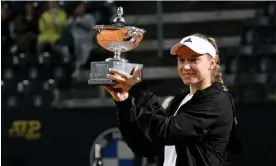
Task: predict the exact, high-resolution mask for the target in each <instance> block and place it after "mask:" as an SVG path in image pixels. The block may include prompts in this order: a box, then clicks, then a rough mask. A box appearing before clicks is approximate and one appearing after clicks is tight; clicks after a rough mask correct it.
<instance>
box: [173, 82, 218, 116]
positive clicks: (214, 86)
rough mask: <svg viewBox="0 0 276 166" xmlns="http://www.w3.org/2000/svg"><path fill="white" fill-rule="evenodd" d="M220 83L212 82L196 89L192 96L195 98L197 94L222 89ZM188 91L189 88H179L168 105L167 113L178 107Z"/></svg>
mask: <svg viewBox="0 0 276 166" xmlns="http://www.w3.org/2000/svg"><path fill="white" fill-rule="evenodd" d="M222 89H223V88H222V85H221V84H220V83H217V82H215V83H213V84H212V85H211V86H209V87H207V88H205V89H202V90H197V91H196V92H195V94H194V95H193V98H197V97H198V96H200V95H203V94H209V93H212V92H215V91H222ZM189 93H190V90H189V89H188V90H187V89H186V90H185V89H184V88H182V89H179V90H178V92H177V94H176V95H175V98H174V100H173V101H172V103H171V106H170V111H169V115H171V114H173V113H174V112H175V110H176V108H178V106H179V104H180V103H181V101H182V100H183V99H184V97H185V96H187V95H188V94H189Z"/></svg>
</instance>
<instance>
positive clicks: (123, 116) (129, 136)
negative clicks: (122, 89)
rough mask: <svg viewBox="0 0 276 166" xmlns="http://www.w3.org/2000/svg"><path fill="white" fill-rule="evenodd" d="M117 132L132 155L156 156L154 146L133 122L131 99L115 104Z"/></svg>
mask: <svg viewBox="0 0 276 166" xmlns="http://www.w3.org/2000/svg"><path fill="white" fill-rule="evenodd" d="M115 104H116V108H117V117H118V119H117V120H118V124H119V130H120V132H121V134H122V137H123V139H124V141H125V142H126V144H127V145H128V146H129V148H130V149H131V150H132V151H133V152H134V154H136V155H138V156H141V157H147V158H151V157H154V156H156V155H157V149H156V146H155V145H154V144H153V143H152V142H151V141H149V139H147V138H146V137H145V135H144V134H143V133H142V131H141V130H140V128H139V127H138V125H137V123H136V121H135V120H134V118H133V117H134V115H133V111H134V110H135V109H136V108H135V106H134V105H133V104H132V99H131V98H128V99H127V100H125V101H121V102H116V101H115Z"/></svg>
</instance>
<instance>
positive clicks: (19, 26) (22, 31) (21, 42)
mask: <svg viewBox="0 0 276 166" xmlns="http://www.w3.org/2000/svg"><path fill="white" fill-rule="evenodd" d="M37 21H38V19H37V15H36V12H35V10H34V7H33V5H32V4H31V3H26V4H25V10H24V12H23V13H22V14H19V15H18V16H17V18H16V20H15V23H14V31H15V33H16V39H15V42H16V45H17V46H18V48H19V50H20V51H23V52H27V53H30V52H31V51H32V50H34V49H33V47H32V45H34V44H35V43H36V36H37V34H38V25H37Z"/></svg>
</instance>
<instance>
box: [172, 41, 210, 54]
mask: <svg viewBox="0 0 276 166" xmlns="http://www.w3.org/2000/svg"><path fill="white" fill-rule="evenodd" d="M182 46H185V47H186V48H187V49H189V50H190V51H192V52H194V53H196V54H206V52H205V51H204V50H202V49H200V48H198V47H196V46H195V45H194V44H192V43H185V44H184V43H177V44H175V45H174V46H173V47H172V48H171V51H170V54H171V55H176V52H177V50H178V49H179V48H180V47H182Z"/></svg>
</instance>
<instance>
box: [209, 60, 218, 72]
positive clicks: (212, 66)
mask: <svg viewBox="0 0 276 166" xmlns="http://www.w3.org/2000/svg"><path fill="white" fill-rule="evenodd" d="M216 63H217V62H216V59H215V58H212V59H211V62H210V69H211V70H213V69H214V68H215V66H216Z"/></svg>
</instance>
